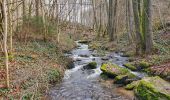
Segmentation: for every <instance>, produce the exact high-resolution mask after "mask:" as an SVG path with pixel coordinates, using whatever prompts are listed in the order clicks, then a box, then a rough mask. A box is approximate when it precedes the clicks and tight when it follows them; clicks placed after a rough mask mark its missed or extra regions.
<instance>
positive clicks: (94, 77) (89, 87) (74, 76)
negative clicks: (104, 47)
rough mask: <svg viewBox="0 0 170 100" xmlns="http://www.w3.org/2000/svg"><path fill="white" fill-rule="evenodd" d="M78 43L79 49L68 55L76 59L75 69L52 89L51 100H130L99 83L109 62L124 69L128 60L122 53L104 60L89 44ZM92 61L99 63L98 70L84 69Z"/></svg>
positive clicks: (67, 71)
mask: <svg viewBox="0 0 170 100" xmlns="http://www.w3.org/2000/svg"><path fill="white" fill-rule="evenodd" d="M76 43H77V46H78V47H77V48H76V49H74V50H73V51H71V53H70V54H66V56H69V57H71V58H72V59H74V61H75V62H74V68H72V69H68V70H66V72H65V76H64V78H63V81H62V82H61V83H60V84H58V85H56V86H54V87H53V88H51V90H50V93H49V95H50V97H51V100H129V99H128V98H126V97H125V96H122V95H120V94H119V93H118V92H117V91H113V89H112V88H106V87H104V86H102V85H101V84H100V81H99V79H100V74H101V73H102V72H101V70H100V66H101V64H102V63H104V62H105V61H107V62H108V61H109V62H111V63H115V64H118V65H119V66H121V67H124V66H123V64H124V63H126V62H127V61H128V58H127V57H122V56H121V53H108V54H106V55H105V58H103V57H100V56H97V54H96V52H95V50H90V49H89V48H88V45H87V44H81V43H78V42H76ZM92 61H95V62H97V68H96V69H84V67H83V66H85V65H87V64H88V63H89V62H92ZM131 72H132V71H131ZM132 73H134V74H135V75H137V76H138V77H144V76H145V74H143V73H139V72H132ZM113 88H114V86H113ZM115 88H116V86H115ZM115 90H116V89H115Z"/></svg>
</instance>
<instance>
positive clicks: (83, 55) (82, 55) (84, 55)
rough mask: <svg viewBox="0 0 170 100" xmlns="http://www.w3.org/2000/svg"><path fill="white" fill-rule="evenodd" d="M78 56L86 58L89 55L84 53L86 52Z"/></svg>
mask: <svg viewBox="0 0 170 100" xmlns="http://www.w3.org/2000/svg"><path fill="white" fill-rule="evenodd" d="M80 57H85V58H88V57H89V55H86V54H81V55H80Z"/></svg>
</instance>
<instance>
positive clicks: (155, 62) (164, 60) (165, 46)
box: [89, 31, 170, 81]
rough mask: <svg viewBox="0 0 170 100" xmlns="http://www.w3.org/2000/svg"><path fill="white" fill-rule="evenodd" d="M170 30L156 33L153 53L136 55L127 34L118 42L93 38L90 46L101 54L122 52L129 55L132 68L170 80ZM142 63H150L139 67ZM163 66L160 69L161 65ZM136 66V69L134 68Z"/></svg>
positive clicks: (126, 55)
mask: <svg viewBox="0 0 170 100" xmlns="http://www.w3.org/2000/svg"><path fill="white" fill-rule="evenodd" d="M169 34H170V32H168V31H167V32H166V33H165V32H163V31H159V32H158V33H155V34H154V50H153V53H152V54H151V55H145V54H141V55H136V54H135V44H134V43H129V42H128V41H127V35H126V34H124V35H121V36H120V39H119V40H117V41H116V42H108V41H109V39H108V38H101V39H98V40H97V39H93V40H94V41H93V40H92V42H90V44H89V45H90V48H91V49H94V50H97V51H98V53H99V54H100V55H104V54H105V53H107V52H122V53H123V55H122V56H125V57H129V62H130V63H128V65H129V64H131V66H126V67H129V68H130V67H133V68H131V70H136V71H144V72H148V74H150V75H153V76H160V77H162V78H164V79H166V80H168V81H170V79H169V77H170V67H168V66H169V62H170V56H169V55H170V40H169V39H170V35H169ZM140 64H148V65H147V66H144V67H145V68H139V69H138V67H139V65H140ZM163 65H166V66H164V67H163V69H162V70H160V67H161V66H163ZM134 67H135V69H134Z"/></svg>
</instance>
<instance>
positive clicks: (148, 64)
mask: <svg viewBox="0 0 170 100" xmlns="http://www.w3.org/2000/svg"><path fill="white" fill-rule="evenodd" d="M150 65H151V64H150V63H148V62H146V61H141V62H139V67H141V68H148V67H149V66H150Z"/></svg>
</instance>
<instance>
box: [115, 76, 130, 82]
mask: <svg viewBox="0 0 170 100" xmlns="http://www.w3.org/2000/svg"><path fill="white" fill-rule="evenodd" d="M127 78H128V76H127V75H118V76H116V77H115V79H114V80H115V83H118V84H123V83H124V82H125V81H126V79H127Z"/></svg>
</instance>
